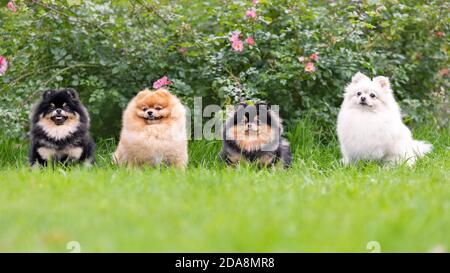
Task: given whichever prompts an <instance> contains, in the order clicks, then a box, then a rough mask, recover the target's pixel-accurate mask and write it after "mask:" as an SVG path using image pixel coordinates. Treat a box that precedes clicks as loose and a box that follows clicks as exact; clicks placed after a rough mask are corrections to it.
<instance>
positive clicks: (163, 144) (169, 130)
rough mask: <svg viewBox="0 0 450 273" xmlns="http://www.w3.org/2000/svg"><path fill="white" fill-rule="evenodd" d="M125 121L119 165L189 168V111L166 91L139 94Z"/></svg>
mask: <svg viewBox="0 0 450 273" xmlns="http://www.w3.org/2000/svg"><path fill="white" fill-rule="evenodd" d="M122 122H123V128H122V132H121V135H120V142H119V145H118V147H117V150H116V152H115V153H114V160H115V162H116V163H118V164H126V165H129V166H142V165H150V166H156V165H160V164H163V165H171V166H176V167H181V168H184V167H186V165H187V162H188V153H187V135H186V110H185V108H184V106H183V105H182V104H181V102H180V101H179V100H178V98H176V97H175V96H174V95H172V94H170V93H169V92H168V91H167V90H164V89H159V90H156V91H149V90H147V89H146V90H144V91H141V92H139V93H138V94H137V95H136V97H134V98H133V99H132V100H131V101H130V103H129V104H128V106H127V108H126V109H125V111H124V113H123V119H122Z"/></svg>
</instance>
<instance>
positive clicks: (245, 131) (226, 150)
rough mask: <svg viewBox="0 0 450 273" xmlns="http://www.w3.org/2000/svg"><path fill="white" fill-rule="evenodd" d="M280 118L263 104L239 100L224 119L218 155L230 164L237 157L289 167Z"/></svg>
mask: <svg viewBox="0 0 450 273" xmlns="http://www.w3.org/2000/svg"><path fill="white" fill-rule="evenodd" d="M282 133H283V126H282V123H281V119H280V118H279V117H278V115H277V114H276V113H275V112H273V111H272V110H271V109H270V107H269V106H268V105H266V104H254V105H248V104H240V105H238V106H237V107H236V109H235V111H234V113H233V115H232V116H231V117H230V118H228V120H227V121H226V122H225V128H224V130H223V143H222V151H221V152H220V158H221V159H222V160H225V161H226V162H227V163H228V164H229V165H234V164H236V163H238V162H240V161H247V162H257V163H258V164H259V165H260V166H273V165H275V164H276V163H277V162H281V163H283V166H284V167H289V166H290V165H291V162H292V155H291V148H290V144H289V142H288V141H287V140H286V139H285V138H283V137H282V136H281V134H282Z"/></svg>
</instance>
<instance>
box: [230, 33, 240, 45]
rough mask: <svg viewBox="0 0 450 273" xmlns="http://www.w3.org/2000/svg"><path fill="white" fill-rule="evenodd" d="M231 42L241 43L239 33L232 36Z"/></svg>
mask: <svg viewBox="0 0 450 273" xmlns="http://www.w3.org/2000/svg"><path fill="white" fill-rule="evenodd" d="M230 41H231V42H232V43H234V42H237V41H239V32H237V31H235V32H233V34H231V38H230Z"/></svg>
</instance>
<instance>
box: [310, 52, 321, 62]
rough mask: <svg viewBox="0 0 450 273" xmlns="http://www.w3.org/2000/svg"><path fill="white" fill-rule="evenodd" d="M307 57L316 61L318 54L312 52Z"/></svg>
mask: <svg viewBox="0 0 450 273" xmlns="http://www.w3.org/2000/svg"><path fill="white" fill-rule="evenodd" d="M309 58H310V59H311V60H313V61H317V60H318V59H319V55H317V53H313V54H311V56H309Z"/></svg>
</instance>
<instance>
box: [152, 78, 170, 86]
mask: <svg viewBox="0 0 450 273" xmlns="http://www.w3.org/2000/svg"><path fill="white" fill-rule="evenodd" d="M169 84H172V82H171V81H169V78H167V76H164V77H162V78H161V79H159V80H157V81H156V82H154V83H153V89H159V88H161V87H163V86H166V85H169Z"/></svg>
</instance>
